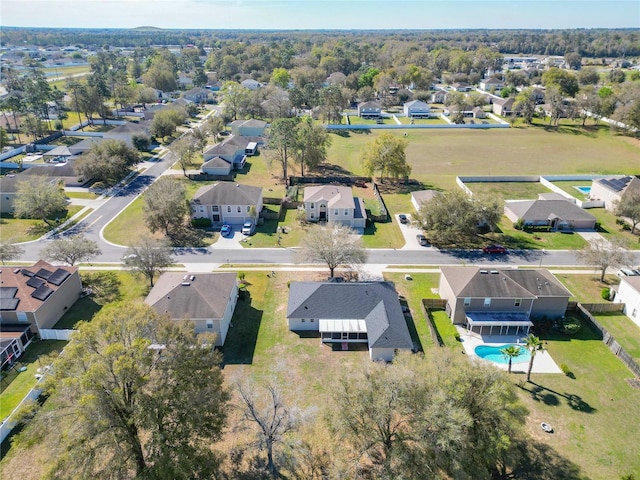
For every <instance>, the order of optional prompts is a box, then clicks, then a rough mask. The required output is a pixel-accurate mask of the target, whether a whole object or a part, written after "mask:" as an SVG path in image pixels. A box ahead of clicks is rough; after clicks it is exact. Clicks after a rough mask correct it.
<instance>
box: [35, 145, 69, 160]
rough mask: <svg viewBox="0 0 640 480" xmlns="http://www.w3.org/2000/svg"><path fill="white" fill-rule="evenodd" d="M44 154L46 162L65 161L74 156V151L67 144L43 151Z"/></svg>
mask: <svg viewBox="0 0 640 480" xmlns="http://www.w3.org/2000/svg"><path fill="white" fill-rule="evenodd" d="M42 156H43V157H44V161H45V162H46V163H64V162H66V161H67V160H68V159H69V157H71V156H72V153H71V152H70V151H69V147H67V146H66V145H59V146H57V147H56V148H54V149H52V150H47V151H45V152H43V153H42Z"/></svg>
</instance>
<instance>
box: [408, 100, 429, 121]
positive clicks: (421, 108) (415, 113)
mask: <svg viewBox="0 0 640 480" xmlns="http://www.w3.org/2000/svg"><path fill="white" fill-rule="evenodd" d="M403 111H404V115H405V116H406V117H409V118H429V117H431V107H429V105H427V104H426V103H424V102H423V101H422V100H412V101H410V102H407V103H405V104H404V107H403Z"/></svg>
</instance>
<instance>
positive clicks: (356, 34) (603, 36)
mask: <svg viewBox="0 0 640 480" xmlns="http://www.w3.org/2000/svg"><path fill="white" fill-rule="evenodd" d="M0 35H1V38H2V43H3V44H5V45H18V44H23V43H27V44H32V45H37V46H45V45H56V46H64V45H75V44H79V45H111V46H114V47H149V46H151V45H184V44H195V45H198V46H202V47H220V46H221V45H222V44H224V43H227V42H250V43H255V42H260V43H265V42H281V41H289V42H291V43H292V44H294V45H297V46H300V45H307V46H310V45H315V44H322V43H324V42H325V41H326V40H327V37H328V36H330V37H331V38H332V39H333V40H334V41H337V42H346V43H353V44H356V45H365V44H368V45H372V46H375V45H378V46H381V45H384V44H389V43H390V42H391V43H400V44H406V45H412V47H413V48H421V49H426V50H434V49H438V48H451V49H462V50H467V51H472V50H475V49H477V48H480V47H490V48H495V49H497V50H498V51H499V52H500V53H522V54H527V55H564V54H565V53H566V52H567V51H573V52H577V53H579V54H580V55H582V56H583V57H628V56H631V57H633V56H637V55H640V31H639V30H637V29H619V30H611V29H577V30H418V31H414V30H373V31H362V30H359V31H344V30H339V31H330V32H329V31H320V30H310V31H264V30H263V31H252V30H245V31H237V30H235V31H234V30H164V29H158V28H153V27H141V28H137V29H129V30H123V29H86V30H85V29H51V28H49V29H39V28H11V27H3V28H2V32H1V34H0Z"/></svg>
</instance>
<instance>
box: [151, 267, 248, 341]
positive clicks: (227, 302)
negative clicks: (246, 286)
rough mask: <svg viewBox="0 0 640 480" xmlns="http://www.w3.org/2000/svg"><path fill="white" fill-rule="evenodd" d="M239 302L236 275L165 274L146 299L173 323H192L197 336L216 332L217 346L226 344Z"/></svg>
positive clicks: (232, 273) (231, 273)
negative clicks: (186, 321) (173, 321)
mask: <svg viewBox="0 0 640 480" xmlns="http://www.w3.org/2000/svg"><path fill="white" fill-rule="evenodd" d="M237 301H238V284H237V281H236V274H235V273H234V272H230V273H187V274H185V273H174V272H166V273H163V274H162V276H161V277H160V278H159V279H158V281H157V282H156V284H155V285H154V287H153V288H152V289H151V291H150V292H149V295H147V298H146V299H145V303H146V304H147V305H151V306H152V307H153V308H154V309H155V310H156V311H157V312H158V313H160V314H167V315H169V316H170V317H171V319H172V320H175V321H184V320H190V321H191V322H193V324H194V328H195V331H196V333H202V332H211V333H215V334H216V343H215V344H216V346H222V345H224V341H225V340H226V338H227V332H228V331H229V325H230V324H231V317H232V316H233V311H234V309H235V307H236V303H237Z"/></svg>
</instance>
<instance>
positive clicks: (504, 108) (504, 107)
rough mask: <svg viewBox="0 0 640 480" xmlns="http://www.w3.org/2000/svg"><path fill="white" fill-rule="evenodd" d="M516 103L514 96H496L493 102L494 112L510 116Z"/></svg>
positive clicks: (502, 115)
mask: <svg viewBox="0 0 640 480" xmlns="http://www.w3.org/2000/svg"><path fill="white" fill-rule="evenodd" d="M514 103H515V100H514V99H513V97H509V98H495V99H494V100H493V104H492V109H493V113H495V114H496V115H500V116H501V117H509V116H511V115H512V114H513V104H514Z"/></svg>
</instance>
